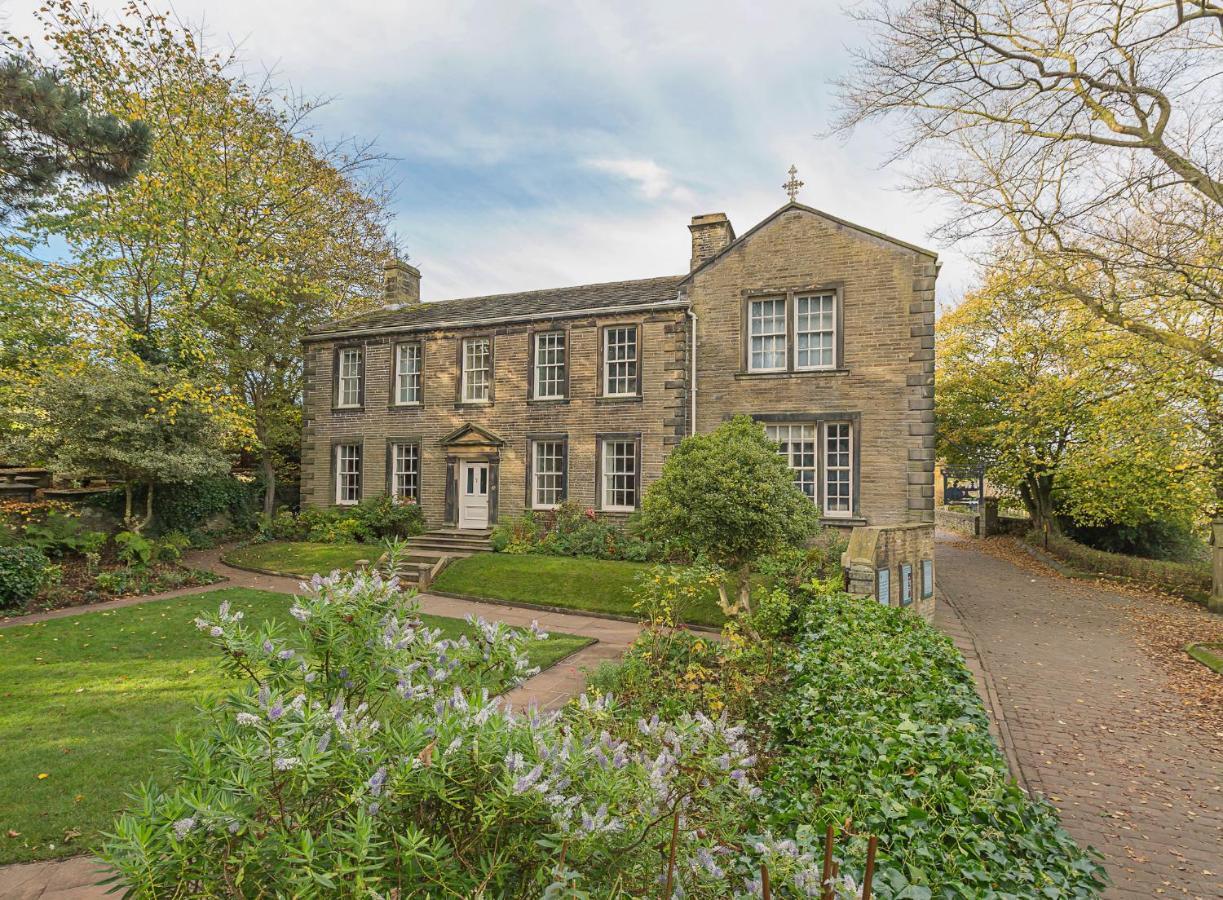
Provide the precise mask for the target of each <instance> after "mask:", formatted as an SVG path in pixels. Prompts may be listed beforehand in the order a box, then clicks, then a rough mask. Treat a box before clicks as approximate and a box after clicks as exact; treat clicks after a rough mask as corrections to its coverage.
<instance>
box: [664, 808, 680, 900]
mask: <svg viewBox="0 0 1223 900" xmlns="http://www.w3.org/2000/svg"><path fill="white" fill-rule="evenodd" d="M678 842H679V805H678V804H677V805H676V807H675V815H674V816H673V817H672V818H671V858H670V859H669V860H668V861H667V886H666V888H665V889H664V891H663V895H662V896H663V900H671V893H672V887H673V886H674V884H675V845H676V844H677V843H678Z"/></svg>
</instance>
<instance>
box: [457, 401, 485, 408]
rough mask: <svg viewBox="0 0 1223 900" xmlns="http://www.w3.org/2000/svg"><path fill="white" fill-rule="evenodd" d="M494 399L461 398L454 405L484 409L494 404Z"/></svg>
mask: <svg viewBox="0 0 1223 900" xmlns="http://www.w3.org/2000/svg"><path fill="white" fill-rule="evenodd" d="M492 405H493V401H492V400H460V401H459V402H458V403H456V404H455V405H454V408H455V409H483V408H484V407H488V406H492Z"/></svg>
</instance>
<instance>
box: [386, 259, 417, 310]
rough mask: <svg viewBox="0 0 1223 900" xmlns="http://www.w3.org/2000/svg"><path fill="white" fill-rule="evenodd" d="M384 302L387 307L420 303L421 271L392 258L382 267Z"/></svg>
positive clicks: (404, 261)
mask: <svg viewBox="0 0 1223 900" xmlns="http://www.w3.org/2000/svg"><path fill="white" fill-rule="evenodd" d="M382 300H383V302H384V303H385V304H386V305H387V306H412V305H414V304H416V303H420V269H418V268H416V266H412V265H408V263H407V261H406V260H402V259H400V258H399V257H398V256H392V257H390V258H389V259H387V261H386V262H385V263H384V264H383V266H382Z"/></svg>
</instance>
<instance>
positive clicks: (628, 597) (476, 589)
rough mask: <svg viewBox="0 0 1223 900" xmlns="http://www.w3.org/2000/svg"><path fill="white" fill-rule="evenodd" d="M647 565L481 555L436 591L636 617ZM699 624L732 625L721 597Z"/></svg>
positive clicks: (708, 604)
mask: <svg viewBox="0 0 1223 900" xmlns="http://www.w3.org/2000/svg"><path fill="white" fill-rule="evenodd" d="M648 568H650V566H649V565H648V564H646V563H634V562H622V561H618V560H605V559H583V558H574V557H569V556H537V555H532V554H515V553H478V554H476V555H475V556H469V557H467V558H465V559H457V560H455V561H454V562H452V563H451V564H450V565H449V566H447V567H446V568H445V569H443V570H442V573H441V574H440V575H439V576H438V577H437V579H436V580H435V581H434V582H433V589H434V590H437V591H446V592H449V593H453V594H463V595H465V596H469V597H481V598H484V599H488V600H509V601H516V602H519V603H537V604H540V605H542V606H560V607H565V608H566V609H579V610H587V611H590V612H601V613H612V614H615V615H619V616H634V615H635V614H636V611H635V610H634V609H633V595H632V586H633V582H634V581H635V580H636V579H637V577H638V576H639V575H640V574H641V573H642V572H644V571H645V570H646V569H648ZM688 619H689V621H691V622H694V623H695V624H697V625H721V624H722V623H723V622H725V621H726V617H725V616H724V615H723V614H722V610H721V609H720V608H719V607H718V598H717V594H716V593H710V595H709V597H708V598H707V599H706V601H705V602H704V603H703V604H701V606H699V607H697V608H695V609H693V610H691V611H690V613H689V615H688Z"/></svg>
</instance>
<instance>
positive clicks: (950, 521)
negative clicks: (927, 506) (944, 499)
mask: <svg viewBox="0 0 1223 900" xmlns="http://www.w3.org/2000/svg"><path fill="white" fill-rule="evenodd" d="M934 524H935V525H937V526H938V527H939V528H946V529H947V530H948V531H954V532H956V533H958V534H964V535H968V536H969V537H976V536H977V533H978V531H979V526H978V524H977V514H976V513H971V512H961V511H960V510H958V509H950V508H948V507H945V506H940V507H939V508H938V509H936V510H935V511H934Z"/></svg>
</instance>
